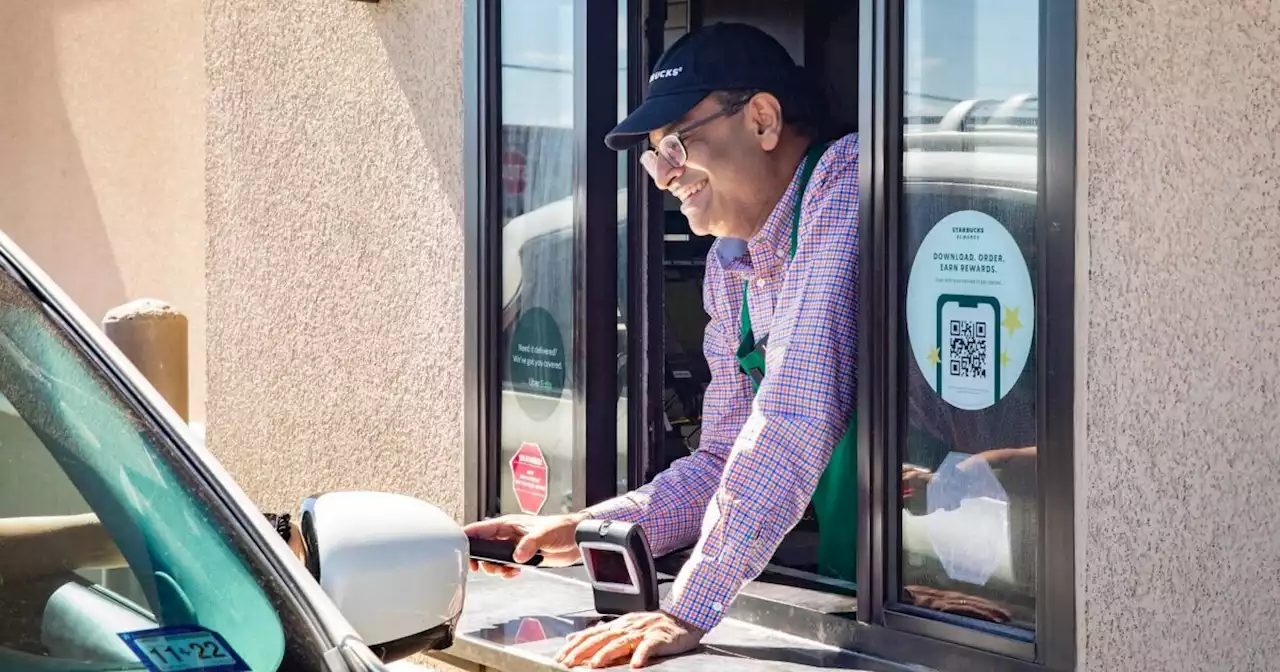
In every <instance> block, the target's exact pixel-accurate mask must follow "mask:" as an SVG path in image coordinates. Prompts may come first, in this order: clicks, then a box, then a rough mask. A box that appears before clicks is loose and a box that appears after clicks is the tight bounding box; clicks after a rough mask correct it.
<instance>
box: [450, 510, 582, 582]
mask: <svg viewBox="0 0 1280 672" xmlns="http://www.w3.org/2000/svg"><path fill="white" fill-rule="evenodd" d="M586 518H587V516H586V515H585V514H581V513H574V514H569V515H567V516H521V515H511V516H502V517H500V518H493V519H491V520H482V521H480V522H476V523H471V524H470V525H467V526H465V527H463V528H462V531H463V532H465V533H466V535H467V536H468V537H474V538H476V539H495V540H512V539H516V540H519V543H518V544H516V548H515V551H514V552H513V553H512V557H513V558H514V559H515V561H516V562H525V561H527V560H528V559H529V558H532V557H533V556H534V555H535V554H537V553H542V566H543V567H568V566H569V565H572V564H573V563H575V562H578V561H579V560H581V559H582V551H580V550H578V545H577V544H575V543H574V541H573V533H574V531H575V530H577V528H578V523H580V522H582V521H583V520H586ZM471 571H473V572H476V571H483V572H484V573H485V574H492V575H495V576H501V577H503V578H508V579H509V578H511V577H513V576H516V575H517V574H519V573H520V568H519V567H508V566H506V565H495V564H493V563H490V562H477V561H475V560H472V561H471Z"/></svg>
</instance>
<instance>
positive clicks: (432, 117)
mask: <svg viewBox="0 0 1280 672" xmlns="http://www.w3.org/2000/svg"><path fill="white" fill-rule="evenodd" d="M450 4H451V3H445V2H433V1H430V0H419V1H418V2H394V3H381V4H377V5H369V13H370V15H371V17H372V19H373V22H374V25H375V26H376V27H377V29H378V35H379V37H381V39H382V44H383V47H384V48H385V49H386V53H387V58H388V60H389V62H390V64H391V68H392V70H393V71H394V73H395V76H396V79H397V80H398V81H399V82H400V88H401V90H402V91H403V92H404V96H405V100H406V101H407V102H408V104H409V107H410V109H411V110H412V112H413V117H414V122H415V124H416V125H417V127H418V132H419V133H420V134H421V136H422V145H423V147H424V149H425V150H426V155H427V156H430V157H434V156H439V157H450V159H452V157H457V156H461V155H462V124H463V121H462V117H463V108H462V104H463V103H462V23H461V21H460V18H461V17H460V14H461V13H460V12H459V11H458V10H457V8H456V7H452V8H451V7H450V6H449V5H450ZM446 43H451V44H446ZM462 166H463V163H462V162H461V161H454V160H443V161H436V162H435V168H436V169H437V170H438V171H439V179H440V183H441V184H442V185H444V190H443V191H444V193H445V195H446V197H447V198H448V199H449V206H450V208H451V209H452V211H453V212H455V213H459V216H460V215H461V213H462V212H463V204H462V200H463V196H462V194H463V175H462Z"/></svg>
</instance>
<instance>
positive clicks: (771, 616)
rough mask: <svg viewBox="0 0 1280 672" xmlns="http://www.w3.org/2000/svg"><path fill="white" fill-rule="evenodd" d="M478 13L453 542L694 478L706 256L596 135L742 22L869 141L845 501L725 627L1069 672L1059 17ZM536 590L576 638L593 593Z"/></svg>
mask: <svg viewBox="0 0 1280 672" xmlns="http://www.w3.org/2000/svg"><path fill="white" fill-rule="evenodd" d="M467 7H468V10H467V14H466V25H465V37H466V42H465V49H466V52H465V54H464V57H465V61H466V73H467V77H466V80H465V87H466V95H467V115H466V141H467V142H466V156H467V157H468V158H467V161H468V163H467V176H466V177H467V187H466V189H467V191H466V196H467V201H466V204H467V215H466V217H467V226H468V228H467V235H468V247H467V254H468V257H467V264H468V265H467V276H466V277H467V280H468V288H467V291H468V293H467V299H468V303H467V326H468V334H467V347H468V353H467V356H468V360H467V361H468V374H469V378H468V386H469V387H468V395H467V409H466V418H467V430H468V437H467V438H468V443H467V451H468V453H467V460H468V461H467V478H468V480H467V483H466V487H467V506H468V510H467V514H468V516H469V517H470V518H471V519H476V518H480V517H485V516H491V515H496V514H500V513H518V512H521V511H523V512H527V513H542V514H548V513H560V512H568V511H571V510H577V509H580V508H582V507H584V506H587V505H590V504H593V503H596V502H600V501H603V500H604V499H607V498H610V497H612V496H614V495H616V494H619V493H621V492H625V491H627V490H630V489H632V488H635V487H638V486H640V485H642V484H644V483H646V482H648V481H649V480H650V479H652V478H653V476H654V475H655V474H657V473H658V472H660V471H661V470H662V469H664V468H665V467H666V466H667V465H669V464H670V463H671V462H672V461H673V460H674V459H677V458H679V457H680V456H682V455H687V454H689V452H690V451H696V450H697V449H698V439H699V428H700V412H701V399H702V393H703V391H704V389H705V387H706V385H707V383H708V382H709V375H710V374H709V372H708V370H707V366H706V364H705V362H704V361H703V358H702V354H701V347H702V332H703V328H704V327H705V325H706V320H707V317H706V315H705V313H704V312H703V309H702V304H701V282H702V266H703V263H704V258H705V256H706V254H707V250H708V248H709V246H710V243H711V240H710V239H707V238H700V237H697V236H693V235H691V234H690V232H689V229H688V226H687V224H686V222H685V221H684V219H683V216H682V215H681V214H680V212H679V209H678V207H677V204H676V203H675V201H674V199H673V198H671V197H670V196H667V195H664V194H663V193H661V192H659V191H658V190H657V189H656V188H654V187H653V186H652V184H651V183H650V181H649V180H648V178H647V176H646V175H645V174H644V171H643V170H640V169H639V164H638V161H637V158H638V155H637V153H636V152H637V151H639V150H633V151H631V152H623V153H621V154H615V153H614V152H613V151H611V150H609V149H608V148H607V147H606V146H605V145H604V143H603V137H604V135H605V133H606V132H607V131H609V130H610V129H611V128H612V127H613V126H614V124H616V123H617V121H618V120H619V119H620V118H622V117H623V116H625V114H626V113H627V112H628V111H629V110H630V109H632V108H634V107H635V106H636V105H638V103H639V101H640V99H641V97H642V96H643V91H644V87H645V86H646V83H647V82H648V81H649V77H650V74H651V70H652V64H653V63H654V62H655V61H656V60H657V57H658V56H659V55H660V53H661V52H662V50H663V49H664V48H665V47H666V46H668V45H670V44H671V43H672V42H673V41H674V40H676V39H678V38H679V37H680V36H681V35H682V34H684V33H685V32H686V31H689V30H693V29H696V28H697V27H699V26H701V25H706V24H710V23H714V22H719V21H740V22H746V23H750V24H753V25H756V26H758V27H760V28H762V29H764V30H766V31H767V32H769V33H770V34H771V35H773V36H774V37H775V38H777V39H778V40H779V41H780V42H781V43H782V44H783V45H784V46H785V47H786V48H787V49H788V51H790V52H791V55H792V57H793V58H794V59H795V60H796V62H797V63H801V64H803V65H804V66H805V67H806V68H807V69H808V70H810V71H811V72H813V73H815V74H816V75H817V76H818V77H819V79H820V80H821V81H822V82H823V83H824V85H825V88H826V94H827V99H828V101H829V105H830V108H831V112H832V116H833V118H834V121H835V123H836V126H837V132H839V133H848V132H854V131H856V132H858V133H859V134H860V146H861V161H860V164H861V174H860V180H859V189H860V193H861V203H862V205H861V213H860V218H859V219H860V221H859V222H857V225H858V226H859V227H860V232H859V235H860V240H861V251H860V259H861V261H860V284H861V304H860V306H859V312H860V323H859V329H858V333H859V338H860V339H861V343H860V362H859V367H858V368H859V381H858V382H859V387H858V390H859V394H858V396H859V403H858V411H857V413H858V421H859V422H858V424H859V437H858V458H857V459H858V472H859V479H858V480H859V483H858V486H859V487H858V492H857V493H856V497H852V498H851V501H853V502H856V505H854V506H851V507H850V508H851V510H850V511H849V516H848V519H847V526H845V527H844V528H843V529H825V528H824V529H823V530H821V532H819V531H818V529H817V526H816V521H815V516H813V515H812V513H810V514H806V516H805V517H804V519H803V520H802V521H801V522H800V524H799V525H798V526H796V528H795V529H794V530H792V531H791V533H790V534H789V535H788V537H787V539H786V541H785V542H784V543H783V544H782V546H781V547H780V548H779V549H778V551H777V552H776V554H775V555H774V558H773V562H772V564H771V565H770V568H769V570H768V571H766V573H765V574H764V575H763V576H761V577H760V578H758V579H757V580H756V581H754V582H753V583H752V584H751V585H749V586H748V587H747V588H746V589H745V590H744V591H743V593H742V595H741V596H740V597H739V599H738V600H737V601H736V602H735V603H734V605H733V606H732V609H731V610H730V619H733V620H735V621H747V622H751V623H754V624H755V625H759V626H764V627H766V628H768V629H770V630H772V631H775V632H776V633H777V636H778V637H780V638H799V639H800V640H808V641H811V642H815V643H816V644H818V645H830V646H835V647H839V648H840V649H844V650H846V651H849V652H851V655H854V656H858V655H865V656H867V657H868V660H870V659H875V658H878V659H882V660H887V661H892V662H897V663H915V664H922V665H925V666H928V667H932V668H936V669H943V670H953V669H954V670H962V669H984V670H1032V669H1069V668H1071V667H1072V666H1073V665H1074V658H1075V650H1076V642H1075V627H1076V626H1075V606H1074V605H1075V594H1074V587H1073V586H1074V577H1073V574H1074V560H1073V557H1074V555H1073V554H1074V550H1073V541H1072V540H1073V529H1072V525H1073V523H1072V506H1073V499H1072V498H1073V479H1072V450H1073V422H1074V417H1073V409H1072V398H1073V378H1074V361H1073V347H1074V344H1073V338H1074V336H1073V329H1074V325H1073V311H1074V306H1073V301H1074V294H1075V290H1074V276H1075V242H1074V241H1075V226H1074V205H1073V203H1074V192H1075V177H1074V176H1075V154H1074V152H1075V130H1074V129H1075V123H1076V119H1075V114H1076V112H1075V109H1076V108H1075V93H1074V92H1075V2H1074V1H1073V0H1066V1H1057V0H1052V1H1051V0H1039V1H1038V2H1031V1H1024V0H959V1H957V0H906V1H905V2H901V3H899V2H890V1H889V0H860V1H859V2H845V1H841V0H681V1H677V0H617V1H616V2H612V3H611V2H599V1H592V2H588V0H472V1H470V2H468V3H467ZM601 221H606V222H609V221H616V222H617V227H616V228H613V227H609V226H601V225H600V222H601ZM588 222H590V223H591V225H590V226H588V225H587V224H588ZM851 225H853V223H852V222H851ZM819 534H822V535H828V534H831V535H847V539H848V540H849V541H850V542H851V543H850V544H848V547H849V548H851V549H852V548H856V549H857V550H856V556H857V557H856V558H853V559H851V560H852V561H853V562H855V563H856V567H857V571H856V577H854V578H856V580H850V577H834V576H831V575H830V573H823V572H821V571H820V570H819V567H818V562H817V557H816V554H817V548H818V536H819ZM681 560H682V558H681V557H680V554H679V553H677V554H676V557H667V558H662V559H660V560H659V563H658V564H659V568H660V569H662V570H663V571H666V572H668V573H671V574H674V573H675V572H676V571H677V570H678V567H679V563H680V562H681ZM539 573H540V572H539ZM535 574H537V573H535ZM521 580H522V581H523V580H526V579H524V578H522V579H521ZM528 580H529V581H541V582H546V583H545V585H547V586H551V587H552V590H551V593H556V592H560V591H563V592H565V593H568V592H571V591H580V592H581V595H576V594H575V595H573V596H572V597H564V598H563V601H561V602H557V600H558V599H561V598H558V597H556V596H555V595H544V596H543V597H542V598H538V597H535V596H531V595H529V594H527V593H528V591H523V592H522V594H521V595H520V597H519V601H520V602H521V603H522V604H521V605H520V606H521V607H522V608H523V609H524V611H525V612H527V613H528V614H529V615H531V617H532V616H537V615H542V616H546V615H548V614H551V615H553V617H554V618H553V620H554V622H555V623H562V624H563V626H564V627H565V628H567V629H572V627H573V625H574V621H573V618H572V615H571V614H569V613H568V612H569V611H572V608H571V607H573V606H574V605H577V606H578V607H581V606H582V604H581V603H582V602H583V601H587V602H589V596H588V595H587V593H586V592H585V591H584V590H581V589H579V588H575V587H573V586H574V585H575V584H571V583H566V582H563V581H560V582H559V583H557V581H559V579H556V580H555V581H549V580H548V579H545V578H537V577H535V578H529V579H528ZM548 581H549V582H548ZM487 585H488V584H485V583H483V582H480V583H477V585H476V587H475V588H474V589H473V595H472V597H470V598H469V599H470V600H473V606H471V607H469V609H470V610H472V612H473V613H474V609H476V608H477V607H474V605H475V604H484V603H485V600H486V599H487V598H485V597H484V596H483V595H484V591H485V590H500V589H501V587H500V586H498V585H497V584H494V586H493V587H492V588H486V586H487ZM540 585H542V584H540ZM476 593H480V596H479V597H476V596H475V594H476ZM503 613H504V614H505V615H507V616H512V618H513V619H514V617H515V616H516V615H519V614H516V613H515V612H510V611H508V612H503ZM513 614H514V615H513ZM504 618H505V616H504V617H503V618H498V617H495V620H496V621H503V620H504ZM555 619H558V620H555ZM507 620H510V619H507ZM494 626H495V628H496V631H500V632H499V634H502V633H504V632H505V634H506V637H505V639H504V637H503V636H498V637H494V636H492V635H493V633H494V632H495V628H489V629H487V630H485V632H487V633H488V634H487V635H485V636H483V637H478V638H476V640H475V641H477V642H478V641H481V640H484V641H487V642H489V644H491V646H492V651H490V652H489V653H487V654H484V655H485V656H488V657H486V658H485V659H484V660H485V661H488V662H484V661H480V662H482V663H484V664H487V665H491V666H494V667H496V668H498V669H503V665H506V663H502V662H501V660H506V659H504V658H502V655H503V654H502V651H503V647H504V646H507V645H512V644H513V643H519V642H523V643H525V644H529V643H531V642H536V641H537V640H538V639H539V637H538V636H536V635H542V636H544V637H547V638H550V637H553V636H554V635H555V632H553V630H554V629H555V628H554V627H553V626H552V625H549V624H548V621H547V620H546V619H545V618H544V619H543V620H541V621H539V620H537V619H536V618H535V619H533V620H528V619H515V620H514V621H513V622H511V623H505V622H504V623H496V622H495V623H494ZM498 626H501V627H498ZM733 627H738V626H736V625H735V626H733ZM504 628H505V629H504ZM464 629H465V628H464ZM522 629H523V630H522ZM521 632H523V633H524V638H523V639H521V638H520V637H517V636H516V635H519V634H520V633H521ZM786 641H791V639H786ZM797 641H798V640H797ZM724 646H725V648H731V646H732V645H731V644H725V645H724ZM779 646H783V647H784V648H785V647H786V646H789V645H786V644H781V645H779ZM479 648H481V647H479V645H475V650H477V651H478V650H479ZM463 650H465V647H464V649H463ZM530 651H533V653H530ZM536 651H537V648H536V646H535V647H534V648H533V649H524V650H521V652H519V653H518V654H512V655H515V656H516V657H518V658H521V659H522V660H525V662H526V663H527V664H528V665H533V663H532V662H530V661H532V660H534V659H536V658H537V656H536V655H535V654H536ZM761 651H762V650H744V651H738V652H737V653H738V654H739V655H742V656H745V657H747V658H753V657H766V656H765V654H763V653H762V652H761ZM479 655H480V654H479V653H477V656H479ZM855 659H856V658H850V659H849V660H855ZM856 660H861V659H856ZM548 664H549V663H548ZM859 664H862V665H870V663H867V662H865V661H863V662H860V663H859Z"/></svg>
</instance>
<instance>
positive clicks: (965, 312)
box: [936, 294, 1000, 411]
mask: <svg viewBox="0 0 1280 672" xmlns="http://www.w3.org/2000/svg"><path fill="white" fill-rule="evenodd" d="M937 339H938V340H937V343H938V355H939V358H938V363H937V365H936V375H937V383H938V394H939V395H940V396H941V397H942V399H943V400H944V401H946V402H947V403H949V404H951V405H952V406H955V407H956V408H960V409H964V410H970V411H972V410H978V409H982V408H986V407H988V406H990V405H992V404H994V403H996V402H997V401H999V400H1000V301H999V300H998V299H996V298H995V297H991V296H968V295H965V294H943V295H942V296H939V297H938V327H937Z"/></svg>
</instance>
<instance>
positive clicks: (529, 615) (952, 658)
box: [446, 557, 1045, 672]
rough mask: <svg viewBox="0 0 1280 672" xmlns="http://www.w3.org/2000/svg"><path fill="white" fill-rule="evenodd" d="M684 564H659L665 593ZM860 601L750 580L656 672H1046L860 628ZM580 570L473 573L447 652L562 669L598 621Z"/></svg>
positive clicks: (537, 670)
mask: <svg viewBox="0 0 1280 672" xmlns="http://www.w3.org/2000/svg"><path fill="white" fill-rule="evenodd" d="M681 562H683V559H682V558H680V557H675V558H666V559H663V560H661V561H660V562H659V570H660V574H659V581H660V584H659V588H660V591H661V592H662V593H663V594H665V593H666V592H667V591H668V590H669V589H670V587H671V581H672V580H673V579H674V575H673V574H669V573H667V570H669V569H672V568H673V563H674V568H675V569H677V570H678V567H679V564H680V563H681ZM855 603H856V600H855V599H854V598H852V597H847V596H843V595H833V594H830V593H825V592H822V591H819V590H814V589H810V588H803V587H798V586H791V585H781V584H777V583H771V582H770V581H769V580H767V579H764V580H759V581H755V582H752V583H751V584H749V585H748V586H747V587H746V588H744V590H743V592H742V593H741V594H740V595H739V597H738V599H737V600H735V601H734V603H733V605H732V606H731V607H730V609H729V612H728V614H727V618H726V619H725V621H724V622H723V623H722V624H721V625H720V626H719V627H717V628H716V629H715V630H713V631H712V632H711V633H709V634H708V635H707V637H706V639H705V640H704V643H703V644H704V646H703V647H702V648H701V649H700V650H699V651H697V652H694V653H692V654H689V655H685V656H680V657H677V658H672V659H667V660H664V661H662V662H660V663H659V664H658V665H656V666H655V668H654V669H659V670H686V669H687V670H703V669H710V667H711V666H715V669H718V670H720V672H738V671H739V670H765V669H768V670H783V671H785V670H812V669H815V668H821V669H852V670H865V671H876V672H879V671H882V670H883V671H885V672H906V671H907V670H911V671H912V672H920V671H921V670H923V669H936V670H943V671H945V670H968V669H982V670H991V671H993V672H1030V671H1032V670H1036V671H1040V672H1043V670H1044V669H1045V668H1043V667H1040V666H1037V665H1034V664H1032V663H1028V662H1026V661H1021V660H1016V659H1013V658H1008V657H1004V656H999V655H996V654H992V653H988V652H985V651H979V650H976V649H971V648H968V647H964V646H960V645H957V644H952V643H948V642H944V641H939V640H936V639H931V638H928V637H923V636H920V635H914V634H910V633H907V632H901V631H897V630H892V629H890V628H886V627H883V626H876V625H870V624H866V623H861V622H858V621H857V620H855V619H854V618H853V613H854V610H855ZM597 620H598V616H596V614H595V612H594V611H593V609H592V598H591V590H590V587H589V584H588V582H587V578H586V572H585V570H584V569H583V568H582V567H581V566H577V567H569V568H563V569H544V570H528V571H526V572H524V573H522V574H521V576H519V577H517V578H515V579H511V580H502V579H497V578H493V577H488V576H480V575H473V576H472V578H471V580H470V581H469V583H468V587H467V599H466V607H465V609H464V611H463V616H462V620H461V622H460V623H459V626H458V634H457V638H456V641H455V644H454V646H453V647H452V648H450V649H448V650H447V652H446V653H447V654H448V655H450V656H452V657H455V658H458V659H462V660H466V661H470V662H472V663H476V664H479V665H483V666H485V667H486V668H492V669H494V670H503V671H510V672H543V671H545V670H557V671H558V670H562V669H564V668H562V667H561V666H559V665H557V664H556V663H555V662H554V656H555V654H556V652H557V651H559V649H560V647H562V646H563V645H564V641H565V637H567V636H568V635H569V634H570V633H572V632H575V631H577V630H580V629H582V628H585V627H588V626H590V625H591V624H593V623H595V622H597Z"/></svg>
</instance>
